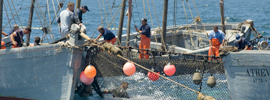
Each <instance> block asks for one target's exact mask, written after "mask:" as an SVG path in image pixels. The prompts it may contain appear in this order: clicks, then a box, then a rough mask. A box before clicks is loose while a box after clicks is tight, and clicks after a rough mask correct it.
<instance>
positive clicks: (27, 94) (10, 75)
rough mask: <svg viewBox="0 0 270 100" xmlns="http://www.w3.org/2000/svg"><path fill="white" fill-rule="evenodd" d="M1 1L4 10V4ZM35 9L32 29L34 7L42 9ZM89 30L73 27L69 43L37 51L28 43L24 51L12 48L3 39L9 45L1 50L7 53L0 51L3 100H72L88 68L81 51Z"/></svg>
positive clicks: (33, 0) (46, 45) (48, 44)
mask: <svg viewBox="0 0 270 100" xmlns="http://www.w3.org/2000/svg"><path fill="white" fill-rule="evenodd" d="M0 1H1V3H0V4H1V10H2V7H3V0H0ZM5 2H9V1H5ZM6 4H7V3H6ZM31 5H32V6H31V7H30V8H31V9H30V14H29V15H30V17H29V23H30V26H31V22H32V21H31V20H32V16H33V10H34V5H36V6H37V7H36V8H35V9H39V8H38V7H39V6H38V1H36V2H35V0H32V2H31ZM1 12H2V11H1ZM1 16H2V13H1ZM1 18H2V17H1ZM1 20H2V19H1ZM0 24H1V26H2V21H1V22H0ZM47 28H49V27H47ZM1 29H2V28H1ZM85 29H86V28H85V27H83V26H81V27H80V26H79V25H75V26H72V28H71V31H73V32H72V34H70V36H69V38H68V40H67V41H66V42H59V43H57V42H51V43H41V45H40V46H34V47H28V46H27V44H26V43H24V44H23V46H22V47H19V48H12V46H11V45H10V43H9V42H10V41H9V40H10V39H9V37H5V38H3V39H2V40H3V41H5V43H6V44H4V45H3V44H2V46H1V47H5V49H3V48H2V49H0V63H1V65H0V73H1V75H0V84H1V85H0V99H9V100H10V99H14V100H15V99H16V98H18V99H20V100H21V99H43V100H72V99H73V98H74V95H75V90H76V88H77V84H78V82H79V79H78V77H79V75H80V72H81V66H85V64H84V63H85V62H84V60H82V59H83V57H84V56H83V53H84V50H83V48H81V47H78V46H79V45H82V44H84V39H83V38H79V34H80V33H82V34H84V33H85ZM46 31H47V32H49V31H50V30H49V29H47V30H46ZM28 41H29V40H28ZM28 43H29V42H28Z"/></svg>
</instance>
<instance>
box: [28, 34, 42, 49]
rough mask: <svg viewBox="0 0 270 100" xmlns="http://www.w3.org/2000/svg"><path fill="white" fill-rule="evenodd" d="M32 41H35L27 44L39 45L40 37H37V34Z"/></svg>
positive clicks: (31, 45)
mask: <svg viewBox="0 0 270 100" xmlns="http://www.w3.org/2000/svg"><path fill="white" fill-rule="evenodd" d="M34 42H35V43H31V44H30V45H29V47H34V46H40V44H39V42H40V37H39V36H36V37H35V40H34Z"/></svg>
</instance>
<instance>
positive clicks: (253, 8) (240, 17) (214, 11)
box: [3, 0, 270, 100]
mask: <svg viewBox="0 0 270 100" xmlns="http://www.w3.org/2000/svg"><path fill="white" fill-rule="evenodd" d="M11 1H13V3H14V5H16V6H15V8H16V10H17V11H18V15H19V17H20V20H21V22H22V24H20V23H19V20H18V17H17V16H15V17H14V18H15V19H16V21H14V20H11V25H7V23H8V22H9V20H10V19H11V18H12V16H13V14H15V11H14V10H10V8H9V4H10V6H11V7H12V4H11ZM59 1H62V0H59ZM64 1H65V2H64V7H63V8H62V10H63V9H66V4H67V3H68V2H74V3H76V0H64ZM102 1H103V2H104V4H105V10H106V14H107V16H108V22H110V21H111V19H112V16H111V15H110V12H109V7H108V3H107V1H108V2H109V4H110V6H112V5H113V3H114V6H115V7H113V9H112V10H111V12H112V15H114V14H115V13H116V11H117V8H118V7H117V6H119V5H120V4H121V1H122V0H81V2H82V3H81V4H85V5H87V6H88V8H89V10H90V11H89V12H86V13H85V14H84V15H83V23H84V25H85V26H86V27H87V35H88V36H92V34H93V33H94V32H95V30H96V28H97V27H98V25H99V24H100V23H101V22H102V19H103V18H104V17H105V16H106V15H105V11H104V6H103V2H102ZM143 1H145V2H144V4H145V8H146V16H145V13H144V7H143ZM147 1H148V3H149V8H150V12H151V13H150V12H149V10H148V4H147ZM153 1H154V7H155V10H156V14H155V11H154V8H153V4H152V0H133V16H132V21H131V24H132V25H131V26H132V27H131V31H132V32H134V31H135V29H134V27H133V26H134V25H137V26H139V25H140V19H141V18H144V17H146V18H147V19H148V23H149V25H150V26H151V27H158V26H162V25H161V24H162V13H163V0H153ZM184 1H185V0H184ZM8 2H9V3H8ZM36 2H38V3H39V4H40V6H42V7H41V9H37V8H36V10H39V11H41V10H42V11H43V13H44V15H45V13H46V16H45V18H46V20H47V23H48V22H50V21H51V20H52V19H53V17H54V16H55V14H54V13H55V12H54V7H55V9H56V10H57V8H58V7H57V0H48V2H49V7H48V8H49V12H50V14H48V11H47V10H48V9H47V8H46V4H47V0H43V1H42V0H36ZM52 2H54V5H53V3H52ZM194 2H195V4H196V7H197V9H198V12H199V14H200V16H201V19H202V21H203V22H204V23H220V20H221V19H220V7H219V0H194ZM30 3H31V0H4V5H5V7H6V9H4V11H3V13H4V14H3V27H4V26H6V25H7V27H6V28H5V29H4V31H5V32H8V31H9V30H10V27H12V25H13V24H15V23H17V24H19V25H20V26H27V25H28V17H29V10H30V9H29V8H28V7H29V6H30ZM99 3H100V7H101V12H102V13H101V14H102V18H101V14H100V7H99ZM188 3H189V5H190V7H191V11H192V15H193V16H198V14H197V12H196V9H195V8H194V5H193V2H192V0H189V2H188ZM174 4H175V5H174ZM184 4H185V9H186V12H187V16H188V22H189V23H191V22H192V18H191V14H190V12H189V9H188V5H187V2H186V1H185V2H184ZM224 4H225V6H224V7H225V17H226V19H227V22H243V21H245V20H246V19H252V20H253V21H254V25H255V28H256V29H257V30H258V31H259V32H260V33H261V34H262V35H264V36H270V35H269V33H270V32H269V29H270V22H269V21H268V19H269V18H268V16H270V6H269V5H268V4H270V1H269V0H260V1H257V0H248V1H247V0H226V1H225V2H224ZM174 8H175V10H174ZM46 9H47V10H46ZM174 12H176V13H175V14H176V15H175V16H176V21H175V23H176V24H186V23H187V21H186V17H185V12H184V9H183V4H182V0H176V1H174V0H169V7H168V20H167V24H168V25H173V24H174V20H173V18H174V17H173V16H174ZM59 13H60V12H58V13H57V15H59ZM119 14H120V13H119ZM119 14H117V15H116V18H115V21H112V25H111V27H110V28H114V24H115V27H116V28H118V25H119V16H120V15H119ZM40 15H42V14H37V13H36V12H35V13H34V16H33V24H32V27H34V28H35V29H33V31H32V33H31V41H30V42H33V40H34V37H36V36H40V37H42V30H40V29H37V28H40V27H43V26H42V25H44V20H41V21H40V20H39V19H41V17H42V16H40ZM150 15H151V17H152V19H153V21H151V17H150ZM156 17H157V18H156ZM124 21H125V22H124V28H126V27H127V16H125V20H124ZM41 23H42V24H41ZM106 23H107V20H106V19H105V20H104V24H103V26H104V27H107V24H106ZM151 23H153V25H152V24H151ZM51 29H52V33H53V34H52V35H53V36H54V38H55V39H59V38H60V33H59V30H58V26H57V23H56V21H55V20H54V22H53V23H52V27H51ZM113 32H114V33H115V34H117V30H114V31H113ZM125 33H126V30H123V34H125ZM97 36H98V33H97V32H96V33H95V34H94V35H93V37H97ZM48 38H50V37H49V35H48ZM44 42H48V41H46V39H45V41H44ZM50 42H51V41H50ZM179 77H180V76H179ZM181 77H182V78H183V77H185V76H181ZM145 78H147V77H145V76H143V75H141V74H139V73H137V74H136V75H134V76H132V77H123V78H122V80H126V81H129V82H136V84H135V85H136V86H137V87H139V86H147V87H149V88H150V90H152V91H147V93H149V92H150V93H152V94H150V95H151V96H143V94H145V93H146V92H145V91H140V90H141V89H140V88H135V87H136V86H135V85H134V87H133V88H131V89H130V90H128V92H132V93H134V94H133V95H132V94H131V97H134V98H135V99H155V98H157V97H156V96H160V97H159V98H160V99H175V98H173V96H171V97H170V96H168V95H170V94H169V93H164V92H162V90H161V89H163V88H165V89H166V88H171V89H173V90H172V91H174V92H175V93H174V95H175V94H176V93H179V95H180V96H184V95H185V96H186V95H195V94H192V93H191V92H186V91H188V90H185V89H183V88H181V87H178V86H176V85H171V82H165V81H164V82H160V84H156V83H151V81H149V80H147V79H145ZM172 78H173V77H172ZM120 79H121V77H120ZM175 79H176V80H177V79H178V78H177V77H176V78H175ZM183 80H184V81H188V80H190V81H191V76H188V77H187V78H184V79H180V80H177V81H178V82H180V83H181V82H182V81H183ZM204 81H206V80H204ZM219 81H220V82H226V80H225V76H224V77H223V78H220V80H219ZM145 83H146V84H145ZM150 83H151V84H150ZM106 84H107V85H106ZM106 84H105V83H104V84H102V85H104V87H107V88H102V89H103V90H105V89H112V88H115V86H117V85H116V84H113V85H110V84H112V83H106ZM149 84H150V85H149ZM168 84H169V85H168ZM166 86H170V87H166ZM189 86H190V87H194V86H193V85H189ZM204 86H206V85H205V84H204ZM218 86H220V85H218ZM158 87H163V88H158ZM224 87H225V86H220V88H214V89H212V90H210V89H209V88H207V89H206V90H205V91H204V90H203V91H204V92H206V91H210V92H211V93H210V92H206V93H209V95H210V94H211V95H213V94H214V95H225V94H226V93H221V92H217V91H218V90H219V89H225V90H226V88H224ZM156 88H158V89H157V90H158V91H154V90H155V89H156ZM196 89H198V88H196ZM134 91H135V92H134ZM136 91H137V92H136ZM166 91H169V90H166ZM172 94H173V93H172ZM145 95H146V94H145ZM105 97H106V98H108V99H113V98H111V95H105ZM187 97H188V96H187ZM190 97H192V96H190ZM225 97H226V96H225ZM85 99H91V100H93V99H101V98H100V97H99V96H98V95H96V94H95V95H94V96H93V97H89V98H85ZM182 99H184V100H186V99H191V100H194V98H184V97H183V98H182ZM195 99H196V98H195ZM219 99H229V97H226V98H219Z"/></svg>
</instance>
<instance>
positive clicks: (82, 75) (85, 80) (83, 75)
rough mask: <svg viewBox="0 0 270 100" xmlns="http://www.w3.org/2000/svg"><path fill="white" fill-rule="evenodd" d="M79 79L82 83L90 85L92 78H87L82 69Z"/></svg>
mask: <svg viewBox="0 0 270 100" xmlns="http://www.w3.org/2000/svg"><path fill="white" fill-rule="evenodd" d="M80 80H81V82H82V83H84V84H85V85H90V84H92V83H93V81H94V78H88V77H87V76H86V75H85V74H84V71H82V72H81V74H80Z"/></svg>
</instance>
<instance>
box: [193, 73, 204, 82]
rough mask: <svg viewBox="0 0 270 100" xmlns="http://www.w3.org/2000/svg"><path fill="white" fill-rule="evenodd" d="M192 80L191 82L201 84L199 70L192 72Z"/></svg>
mask: <svg viewBox="0 0 270 100" xmlns="http://www.w3.org/2000/svg"><path fill="white" fill-rule="evenodd" d="M192 80H193V83H194V84H196V85H199V84H201V82H202V76H201V73H199V72H196V73H194V75H193V78H192Z"/></svg>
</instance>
